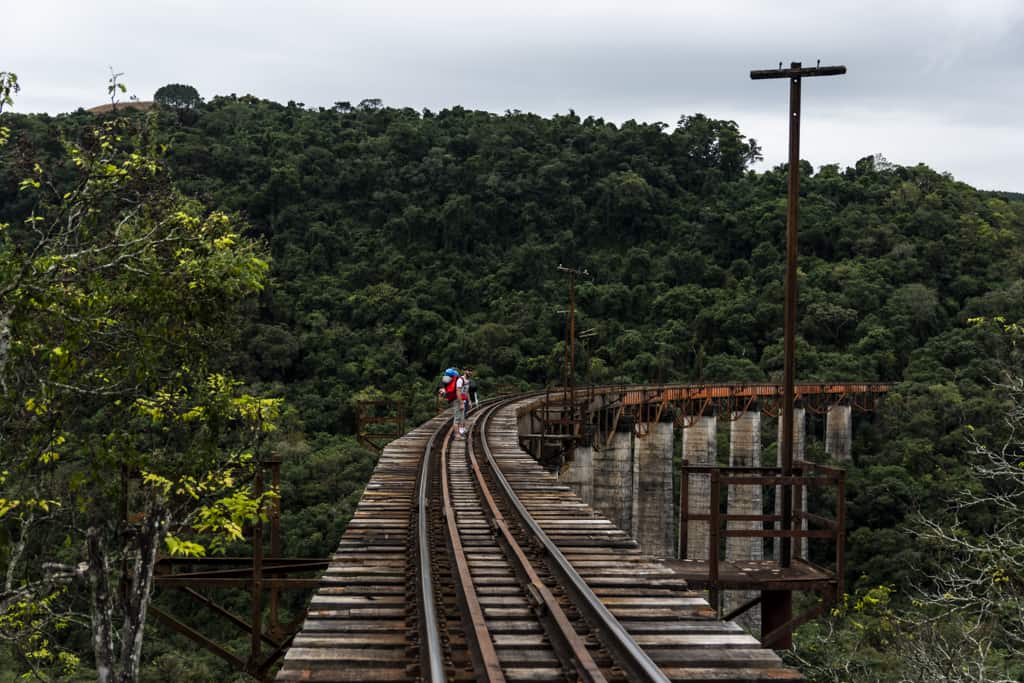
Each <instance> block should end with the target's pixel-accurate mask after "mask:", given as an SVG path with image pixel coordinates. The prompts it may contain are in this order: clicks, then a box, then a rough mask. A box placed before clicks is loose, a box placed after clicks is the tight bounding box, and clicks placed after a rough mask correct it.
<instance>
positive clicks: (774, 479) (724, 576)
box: [673, 460, 846, 648]
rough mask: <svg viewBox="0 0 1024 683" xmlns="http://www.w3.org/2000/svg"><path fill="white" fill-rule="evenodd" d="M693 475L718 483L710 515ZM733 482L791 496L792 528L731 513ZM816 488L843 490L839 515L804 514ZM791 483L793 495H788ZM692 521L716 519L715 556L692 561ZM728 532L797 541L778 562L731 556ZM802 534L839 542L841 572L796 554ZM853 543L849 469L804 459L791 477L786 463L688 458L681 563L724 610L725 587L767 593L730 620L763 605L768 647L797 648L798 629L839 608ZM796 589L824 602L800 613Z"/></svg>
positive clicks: (773, 518)
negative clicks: (694, 507)
mask: <svg viewBox="0 0 1024 683" xmlns="http://www.w3.org/2000/svg"><path fill="white" fill-rule="evenodd" d="M693 476H704V477H707V478H708V480H709V481H710V497H709V504H708V507H709V512H708V513H697V514H694V513H691V512H690V479H691V477H693ZM731 486H734V487H739V486H747V487H757V488H769V487H770V488H773V489H774V490H775V499H776V500H786V499H787V498H788V499H789V500H791V501H792V505H793V511H792V518H793V520H794V521H795V522H796V524H795V525H793V527H792V528H786V526H785V521H786V519H785V518H784V515H782V514H770V515H769V514H734V513H728V512H725V513H723V512H722V510H721V502H722V490H723V487H725V488H728V487H731ZM809 487H821V488H827V487H832V488H834V489H835V500H836V506H835V510H834V513H833V515H832V516H831V517H826V516H824V515H819V514H813V513H809V512H803V511H802V508H803V501H804V500H805V499H806V498H807V494H808V488H809ZM787 488H788V489H789V492H790V495H789V496H783V495H782V493H783V492H784V491H785V489H787ZM691 521H694V522H705V523H707V524H708V547H707V550H706V552H705V553H703V554H705V555H706V557H707V559H691V558H687V546H688V542H689V538H688V535H689V523H690V522H691ZM723 522H724V523H725V528H723ZM730 522H745V523H747V524H745V525H744V526H745V527H746V528H729V523H730ZM750 522H754V523H755V525H754V526H755V528H749V527H750V524H749V523H750ZM726 537H745V538H751V539H758V540H760V539H767V538H774V539H779V540H780V541H784V540H786V539H788V540H789V541H790V543H788V544H787V543H780V544H779V547H780V548H781V552H783V553H785V552H789V553H790V555H789V557H776V558H775V559H774V560H747V561H731V562H730V561H723V560H721V559H720V552H721V544H722V539H724V538H726ZM799 539H808V541H809V540H810V539H815V540H816V542H831V543H834V544H835V560H834V561H835V571H834V572H833V571H830V570H829V569H826V568H824V567H820V566H818V565H815V564H813V563H812V562H811V561H810V560H809V559H808V558H807V557H802V556H799V555H798V554H796V552H794V551H795V550H796V549H797V548H799V547H800V543H798V542H796V543H795V542H793V541H799ZM845 540H846V472H845V470H842V469H839V468H836V467H826V466H825V465H819V464H816V463H812V462H807V461H803V460H799V461H797V462H795V463H793V467H792V470H791V472H790V473H788V474H787V473H784V472H783V471H782V468H781V467H719V466H714V467H709V466H699V467H698V466H692V465H690V464H689V463H688V461H686V460H683V465H682V472H681V476H680V486H679V561H678V562H677V563H674V564H673V567H674V568H675V569H676V571H677V573H680V574H682V575H683V576H684V577H685V578H686V580H687V582H688V583H689V584H690V585H692V586H693V587H694V588H700V589H706V590H708V591H709V594H710V602H711V604H712V605H713V606H715V607H716V608H717V606H718V604H719V595H720V593H721V592H722V591H726V590H757V591H760V593H759V594H758V595H757V596H756V597H754V598H753V599H752V600H749V601H747V602H746V603H744V604H742V605H740V606H739V607H737V608H736V609H734V610H732V611H731V612H729V613H728V614H725V615H723V617H722V618H723V619H726V620H732V619H735V618H736V617H737V616H739V615H740V614H743V613H744V612H746V611H748V610H749V609H751V608H752V607H754V606H756V605H758V604H760V605H761V610H762V619H763V622H762V624H763V626H762V638H761V640H762V643H763V644H764V645H765V646H766V647H775V648H789V647H791V645H792V642H791V640H792V633H793V630H794V629H795V628H796V627H798V626H800V625H801V624H804V623H806V622H808V621H810V620H811V619H813V618H815V617H817V616H818V615H819V614H821V613H822V612H824V611H825V610H826V609H828V608H829V607H830V606H832V605H834V604H835V603H836V600H837V599H838V596H840V595H842V592H843V575H844V573H845V570H846V558H845V554H844V547H845ZM793 591H805V592H813V593H817V594H818V596H819V600H818V603H817V604H816V605H814V606H812V607H810V608H809V609H807V610H805V611H804V612H803V613H801V614H799V615H797V616H796V617H792V616H791V614H792V593H793Z"/></svg>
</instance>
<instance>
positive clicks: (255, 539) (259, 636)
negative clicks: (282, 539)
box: [249, 463, 263, 664]
mask: <svg viewBox="0 0 1024 683" xmlns="http://www.w3.org/2000/svg"><path fill="white" fill-rule="evenodd" d="M253 493H254V494H255V496H256V498H259V497H260V496H262V495H263V463H260V464H258V465H257V466H256V481H255V483H254V485H253ZM262 640H263V520H262V518H261V517H259V516H258V515H257V517H256V522H255V523H254V524H253V527H252V654H250V655H249V661H250V662H251V663H252V664H255V663H256V661H257V660H258V659H259V658H260V645H261V641H262Z"/></svg>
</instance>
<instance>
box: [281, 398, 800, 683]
mask: <svg viewBox="0 0 1024 683" xmlns="http://www.w3.org/2000/svg"><path fill="white" fill-rule="evenodd" d="M516 408H517V404H516V402H515V400H511V401H502V402H495V403H492V404H489V405H487V406H485V407H483V408H481V409H479V410H477V411H475V414H474V415H472V416H471V418H470V427H471V428H470V430H469V431H468V432H467V435H466V438H464V439H463V438H458V437H457V436H456V435H455V434H454V431H453V430H452V428H451V421H450V419H447V418H445V417H443V416H439V417H437V418H434V419H433V420H431V421H429V422H427V423H425V424H424V425H423V426H421V427H419V428H418V429H416V430H414V431H412V432H410V433H409V434H407V435H406V436H405V437H403V438H402V439H399V440H397V441H395V442H392V443H391V444H390V445H389V446H388V447H387V448H386V449H385V450H384V453H383V454H382V456H381V459H380V461H379V463H378V465H377V468H376V470H375V471H374V475H373V477H372V478H371V480H370V483H369V484H368V485H367V488H366V491H365V492H364V494H363V499H362V500H361V502H360V504H359V507H358V509H357V511H356V514H355V517H354V518H353V520H352V521H351V522H350V524H349V526H348V528H347V529H346V532H345V535H344V537H343V539H342V541H341V544H340V546H339V548H338V552H337V553H335V555H334V556H333V557H332V562H331V564H330V567H329V568H328V569H327V571H326V573H325V575H324V577H323V584H322V587H321V588H320V589H319V591H318V592H317V594H316V595H315V596H314V597H313V599H312V601H311V603H310V608H309V612H308V615H307V618H306V621H305V623H304V625H303V629H302V631H301V632H300V633H299V634H298V635H297V636H296V638H295V640H294V642H293V643H292V647H291V649H290V650H289V651H288V653H287V655H286V657H285V661H284V666H283V667H282V669H281V670H280V672H279V673H278V675H277V680H278V681H300V680H301V681H431V682H436V681H443V680H453V681H472V680H480V681H760V680H773V681H774V680H803V679H802V677H801V676H800V675H799V673H798V672H796V671H794V670H792V669H788V668H786V667H784V666H783V665H782V663H781V661H780V660H779V658H778V656H777V655H775V653H773V652H772V651H771V650H765V649H761V647H760V644H759V643H758V642H757V640H756V639H754V638H753V637H751V636H749V635H747V634H746V633H745V632H743V631H742V629H740V628H739V627H738V626H736V625H735V624H731V623H728V622H723V621H719V620H718V619H716V618H715V615H714V612H713V610H712V609H711V608H710V606H709V605H708V603H707V602H706V601H705V600H704V599H703V597H701V596H700V595H699V594H697V593H694V592H692V591H689V590H688V588H687V586H686V582H685V581H683V580H682V579H681V578H679V577H678V576H676V575H675V574H674V573H673V572H672V571H671V570H670V569H668V568H667V567H666V566H664V565H662V564H661V563H659V562H657V561H655V560H653V559H652V558H650V557H648V556H646V555H644V554H642V553H641V552H640V550H639V548H638V547H637V545H636V543H635V542H634V541H633V540H632V539H631V538H630V537H629V536H627V535H626V534H625V533H624V532H622V531H621V530H619V529H617V528H615V527H614V526H613V525H612V524H611V522H609V521H608V520H607V519H605V518H603V517H602V516H600V515H599V514H597V513H595V512H594V511H593V510H592V509H591V508H590V507H589V506H587V505H586V504H584V503H583V502H581V501H580V500H579V498H577V497H576V496H575V495H574V494H573V493H572V492H571V491H570V490H569V489H568V487H566V486H564V485H562V484H559V483H558V481H557V480H556V479H555V477H554V476H552V475H551V474H549V473H548V472H546V471H545V470H543V469H542V468H541V467H540V466H539V465H537V464H536V463H535V462H534V461H533V460H532V459H531V458H530V457H529V455H527V454H526V453H525V452H523V451H522V450H521V449H520V448H519V443H518V436H517V433H516Z"/></svg>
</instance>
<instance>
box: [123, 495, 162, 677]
mask: <svg viewBox="0 0 1024 683" xmlns="http://www.w3.org/2000/svg"><path fill="white" fill-rule="evenodd" d="M168 518H169V514H168V512H167V509H166V507H164V505H163V503H162V502H159V501H158V502H153V503H152V504H151V505H150V509H149V513H148V514H147V515H146V520H145V522H144V523H143V525H142V528H141V529H139V533H138V537H137V538H138V541H139V552H138V555H136V557H135V563H134V566H133V567H132V580H131V589H130V591H129V593H128V596H127V604H126V605H125V606H124V628H123V630H122V636H121V637H122V640H121V676H120V679H119V680H120V681H121V683H135V681H137V680H138V678H139V671H140V669H141V659H142V636H143V633H144V630H145V625H146V611H147V610H148V608H149V599H150V591H151V590H152V588H153V570H154V569H155V567H156V556H157V552H158V551H159V549H160V543H161V542H162V541H163V539H164V535H165V534H166V533H167V522H168Z"/></svg>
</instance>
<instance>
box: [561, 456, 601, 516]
mask: <svg viewBox="0 0 1024 683" xmlns="http://www.w3.org/2000/svg"><path fill="white" fill-rule="evenodd" d="M558 481H560V482H562V483H563V484H566V485H567V486H569V488H571V489H572V490H573V492H574V493H575V494H576V495H577V496H579V497H580V500H582V501H583V502H584V503H586V504H587V505H590V506H593V505H594V446H593V445H587V446H584V445H579V446H576V448H574V449H573V459H572V460H571V461H570V462H569V463H567V467H566V468H565V469H564V470H563V471H561V472H559V474H558Z"/></svg>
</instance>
